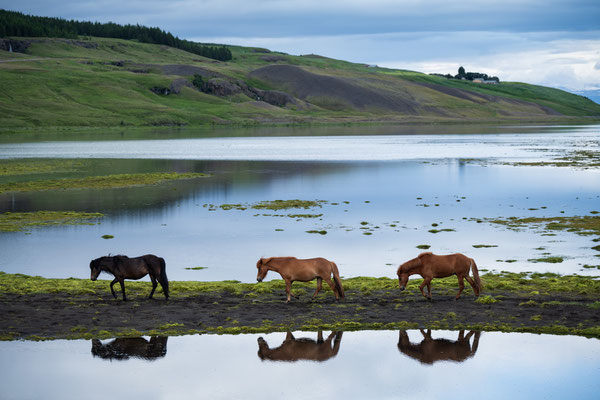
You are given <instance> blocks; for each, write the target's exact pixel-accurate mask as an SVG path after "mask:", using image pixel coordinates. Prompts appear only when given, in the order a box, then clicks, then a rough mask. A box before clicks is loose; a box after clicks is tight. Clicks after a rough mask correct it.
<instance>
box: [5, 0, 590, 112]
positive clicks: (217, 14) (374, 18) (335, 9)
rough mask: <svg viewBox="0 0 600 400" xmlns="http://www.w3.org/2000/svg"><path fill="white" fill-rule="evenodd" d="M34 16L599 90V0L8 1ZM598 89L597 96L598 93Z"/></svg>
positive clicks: (12, 7)
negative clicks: (147, 28)
mask: <svg viewBox="0 0 600 400" xmlns="http://www.w3.org/2000/svg"><path fill="white" fill-rule="evenodd" d="M0 7H2V8H5V9H8V10H14V11H20V12H24V13H28V14H34V15H42V16H53V17H62V18H67V19H78V20H90V21H100V22H108V21H112V22H117V23H121V24H126V23H132V24H136V23H139V24H142V25H148V26H158V27H160V28H162V29H164V30H166V31H170V32H171V33H173V34H174V35H176V36H179V37H180V38H183V39H190V40H196V41H202V42H207V41H208V42H215V43H227V44H237V45H248V46H260V47H266V48H269V49H271V50H276V51H283V52H286V53H290V54H296V55H297V54H309V53H314V54H320V55H323V56H328V57H333V58H338V59H343V60H348V61H353V62H361V63H367V64H377V65H379V66H384V67H390V68H402V69H410V70H416V71H421V72H427V73H430V72H440V73H452V74H455V73H456V71H457V69H458V67H459V66H461V65H463V66H464V67H465V69H466V70H467V71H478V72H485V73H487V74H489V75H497V76H498V77H500V79H501V80H509V81H522V82H528V83H534V84H541V85H546V86H552V87H558V88H562V89H567V90H570V91H574V92H581V93H584V94H585V95H588V96H589V97H593V98H595V99H596V101H599V99H600V97H596V96H597V95H600V0H478V1H471V0H459V1H452V0H429V1H421V0H395V1H394V0H363V1H361V0H198V1H191V0H143V1H142V0H126V1H123V0H118V1H117V0H77V1H75V0H20V1H14V0H2V1H1V2H0ZM594 92H596V93H594Z"/></svg>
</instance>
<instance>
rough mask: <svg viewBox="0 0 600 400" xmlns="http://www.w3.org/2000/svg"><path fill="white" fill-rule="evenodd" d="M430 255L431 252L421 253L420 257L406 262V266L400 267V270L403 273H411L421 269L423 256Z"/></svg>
mask: <svg viewBox="0 0 600 400" xmlns="http://www.w3.org/2000/svg"><path fill="white" fill-rule="evenodd" d="M428 253H429V252H427V253H421V254H419V256H418V257H416V258H413V259H412V260H408V261H407V262H405V263H404V264H402V265H401V266H400V268H399V270H400V271H402V272H410V271H411V270H413V269H415V268H418V267H420V266H421V265H422V262H421V258H420V257H421V256H422V255H424V254H428ZM429 254H431V253H429Z"/></svg>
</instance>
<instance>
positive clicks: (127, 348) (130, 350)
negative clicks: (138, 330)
mask: <svg viewBox="0 0 600 400" xmlns="http://www.w3.org/2000/svg"><path fill="white" fill-rule="evenodd" d="M167 339H168V337H167V336H152V337H151V338H150V341H148V340H146V339H145V338H143V337H134V338H117V339H114V340H112V341H110V342H108V343H106V344H102V342H101V341H100V340H98V339H92V354H93V355H94V357H100V358H104V359H106V360H111V361H112V360H129V359H130V358H140V359H143V360H146V361H153V360H156V359H157V358H161V357H164V356H165V355H166V354H167Z"/></svg>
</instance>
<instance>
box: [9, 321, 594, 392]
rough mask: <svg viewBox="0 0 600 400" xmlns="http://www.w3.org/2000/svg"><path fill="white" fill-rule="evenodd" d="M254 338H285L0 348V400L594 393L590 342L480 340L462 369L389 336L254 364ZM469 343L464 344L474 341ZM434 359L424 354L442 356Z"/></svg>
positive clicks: (448, 344) (412, 336)
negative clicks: (126, 353)
mask: <svg viewBox="0 0 600 400" xmlns="http://www.w3.org/2000/svg"><path fill="white" fill-rule="evenodd" d="M329 333H330V332H324V333H323V335H324V338H327V336H328V335H329ZM465 334H466V332H465ZM293 335H294V337H295V338H296V339H297V340H305V341H306V342H307V343H309V344H310V343H314V342H315V340H316V339H317V333H316V332H294V333H293ZM260 336H262V337H263V338H264V340H265V341H266V342H268V343H269V344H270V345H271V347H277V346H280V344H282V343H284V341H285V339H286V334H285V333H272V334H268V335H237V336H219V335H202V336H197V335H196V336H182V337H170V338H168V343H167V342H166V340H165V341H164V345H165V347H166V352H165V354H164V355H162V356H158V357H154V358H151V359H150V360H148V359H144V358H139V357H137V358H136V357H130V358H128V359H122V360H116V359H113V360H107V359H103V358H101V357H99V356H93V354H92V351H91V349H92V342H91V341H88V340H75V341H63V340H59V341H51V342H2V343H0V351H1V352H2V354H3V357H2V358H0V367H1V368H2V371H4V372H3V374H2V376H1V377H0V384H1V385H2V387H3V393H4V395H6V396H7V398H51V397H54V398H57V397H64V395H66V394H68V397H69V398H89V399H101V398H106V397H107V396H113V395H115V393H118V395H119V397H121V398H125V397H128V396H134V397H136V398H138V397H141V396H144V397H146V398H163V399H170V398H173V399H175V398H190V397H200V398H239V397H240V396H243V397H244V398H248V399H254V398H256V399H258V398H261V399H264V398H274V397H276V396H277V397H280V396H281V395H285V397H286V398H291V399H296V398H306V397H307V396H310V397H311V398H318V399H321V398H322V399H326V398H327V399H331V398H348V399H358V398H415V397H416V396H427V397H428V398H442V397H444V398H447V397H450V398H453V397H458V396H460V394H461V393H464V391H465V390H468V392H469V395H471V396H476V397H479V398H486V399H505V398H507V396H509V397H510V398H523V399H525V398H528V399H530V398H557V399H564V398H593V397H594V396H595V394H596V393H597V392H598V390H599V389H600V382H599V381H598V379H597V375H598V370H599V368H600V364H599V362H598V360H599V359H600V342H599V341H598V340H596V339H586V338H581V337H569V336H550V335H532V334H517V333H497V332H484V333H482V334H481V335H480V338H479V343H478V346H477V351H476V352H474V354H471V356H469V357H466V358H465V359H464V361H462V362H457V361H444V360H439V361H435V362H433V363H432V364H425V363H422V362H421V361H419V360H417V359H415V358H414V357H411V356H409V355H407V354H405V353H403V352H401V351H400V350H399V348H398V341H399V338H400V337H401V336H402V332H398V331H361V332H345V333H343V336H341V335H340V340H339V343H338V350H339V351H338V352H337V354H336V355H334V356H333V357H331V358H329V359H327V360H324V361H321V362H315V361H306V360H300V361H296V362H281V361H270V360H267V359H265V360H261V359H260V357H259V355H258V352H259V345H258V341H259V337H260ZM407 336H408V338H409V340H410V341H411V342H412V344H413V345H414V346H419V345H421V347H423V341H424V339H423V335H422V334H421V333H420V332H419V331H417V330H410V331H408V332H407ZM431 337H432V339H433V340H434V341H437V344H438V345H439V344H440V343H442V342H445V347H444V352H451V351H452V347H453V346H454V347H457V346H458V347H460V346H461V344H460V343H459V342H458V341H457V338H458V337H459V333H458V332H449V331H434V332H432V333H431ZM150 340H151V338H146V339H141V340H140V341H142V342H149V341H150ZM469 341H470V343H471V344H473V342H474V336H472V337H470V338H469ZM109 343H111V341H110V340H105V341H103V342H102V344H103V345H108V344H109ZM96 346H97V344H96ZM434 347H435V346H434ZM437 347H438V348H439V346H437ZM459 351H460V349H459ZM444 352H440V351H438V352H437V353H436V352H435V351H434V352H433V353H431V355H432V356H434V357H436V358H444ZM32 377H35V379H36V384H35V385H32V384H31V383H30V380H31V378H32ZM367 382H368V384H366V383H367Z"/></svg>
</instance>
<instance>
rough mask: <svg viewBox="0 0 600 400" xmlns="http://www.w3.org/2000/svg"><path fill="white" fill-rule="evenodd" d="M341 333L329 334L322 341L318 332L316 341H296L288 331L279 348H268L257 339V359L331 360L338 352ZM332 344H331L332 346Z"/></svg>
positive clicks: (305, 339)
mask: <svg viewBox="0 0 600 400" xmlns="http://www.w3.org/2000/svg"><path fill="white" fill-rule="evenodd" d="M342 333H343V332H331V334H329V336H328V337H327V339H325V340H323V332H321V331H319V332H318V334H317V340H316V341H315V340H313V339H308V338H299V339H296V338H295V337H294V335H292V332H290V331H288V333H287V334H286V337H285V340H284V341H283V343H282V344H281V346H279V347H276V348H273V349H272V348H269V345H268V344H267V342H266V341H265V340H264V339H263V338H262V337H259V338H258V357H259V358H260V359H261V360H263V361H264V360H270V361H289V362H294V361H298V360H310V361H319V362H321V361H325V360H329V359H330V358H333V357H335V356H336V355H337V353H338V351H339V350H340V343H341V342H342ZM332 342H333V344H332Z"/></svg>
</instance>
